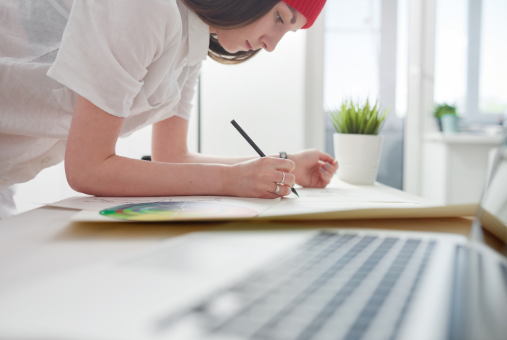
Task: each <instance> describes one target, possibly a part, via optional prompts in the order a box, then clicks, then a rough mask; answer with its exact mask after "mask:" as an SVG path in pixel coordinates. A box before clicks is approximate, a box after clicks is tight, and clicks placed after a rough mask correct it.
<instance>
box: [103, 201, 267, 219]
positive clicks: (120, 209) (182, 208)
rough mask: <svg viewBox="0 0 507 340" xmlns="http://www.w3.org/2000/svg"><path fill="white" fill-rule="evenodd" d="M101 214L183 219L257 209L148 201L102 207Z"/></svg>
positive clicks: (237, 214) (226, 215) (245, 213)
mask: <svg viewBox="0 0 507 340" xmlns="http://www.w3.org/2000/svg"><path fill="white" fill-rule="evenodd" d="M100 214H101V215H102V216H106V217H111V218H115V219H120V220H129V221H185V220H210V219H220V218H227V219H229V218H247V217H255V216H257V215H258V213H257V211H255V210H253V209H250V208H244V207H238V206H234V205H228V204H221V203H210V202H188V201H179V202H172V201H171V202H149V203H136V204H124V205H119V206H116V207H112V208H107V209H104V210H102V211H101V212H100Z"/></svg>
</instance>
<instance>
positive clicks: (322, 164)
mask: <svg viewBox="0 0 507 340" xmlns="http://www.w3.org/2000/svg"><path fill="white" fill-rule="evenodd" d="M287 158H288V159H290V160H292V161H294V163H296V168H295V169H294V171H293V172H292V173H293V174H294V175H295V176H296V184H299V185H301V186H303V187H309V188H325V187H326V185H328V184H329V182H330V181H331V178H332V177H333V175H334V173H335V172H336V170H337V169H338V162H337V161H336V160H335V159H334V158H333V157H331V156H330V155H328V154H327V153H324V152H320V151H319V150H316V149H311V150H303V151H300V152H297V153H294V154H289V155H287Z"/></svg>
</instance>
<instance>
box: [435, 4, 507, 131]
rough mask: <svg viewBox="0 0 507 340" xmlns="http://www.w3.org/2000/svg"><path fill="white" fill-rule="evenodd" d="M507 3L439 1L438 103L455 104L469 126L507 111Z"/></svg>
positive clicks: (494, 119) (489, 121)
mask: <svg viewBox="0 0 507 340" xmlns="http://www.w3.org/2000/svg"><path fill="white" fill-rule="evenodd" d="M506 17H507V2H506V1H505V0H468V1H462V0H438V1H437V12H436V46H435V47H436V49H435V92H434V101H435V102H436V103H443V102H447V103H450V104H456V105H457V107H458V113H459V114H460V115H462V116H463V117H464V118H465V121H466V122H467V123H482V124H495V123H498V121H499V119H501V116H502V115H503V114H505V113H507V63H506V60H507V45H506V43H505V41H507V22H506V21H505V18H506Z"/></svg>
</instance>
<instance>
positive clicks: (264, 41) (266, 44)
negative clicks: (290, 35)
mask: <svg viewBox="0 0 507 340" xmlns="http://www.w3.org/2000/svg"><path fill="white" fill-rule="evenodd" d="M281 38H282V37H275V36H268V35H264V36H262V38H261V46H262V47H263V48H264V49H265V50H266V51H267V52H273V51H274V50H275V48H276V45H278V42H279V41H280V39H281Z"/></svg>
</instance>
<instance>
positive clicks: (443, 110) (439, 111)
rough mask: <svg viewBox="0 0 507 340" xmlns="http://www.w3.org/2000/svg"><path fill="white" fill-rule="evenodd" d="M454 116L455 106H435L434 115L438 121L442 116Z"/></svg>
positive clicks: (444, 104)
mask: <svg viewBox="0 0 507 340" xmlns="http://www.w3.org/2000/svg"><path fill="white" fill-rule="evenodd" d="M449 114H450V115H456V106H453V105H448V104H446V103H443V104H438V105H435V111H434V115H435V117H436V118H438V119H440V118H441V117H442V116H443V115H449Z"/></svg>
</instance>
